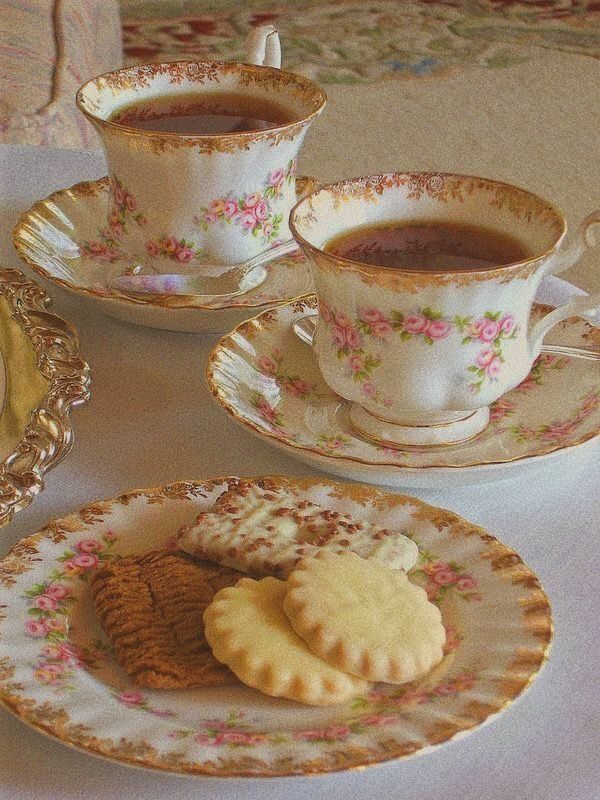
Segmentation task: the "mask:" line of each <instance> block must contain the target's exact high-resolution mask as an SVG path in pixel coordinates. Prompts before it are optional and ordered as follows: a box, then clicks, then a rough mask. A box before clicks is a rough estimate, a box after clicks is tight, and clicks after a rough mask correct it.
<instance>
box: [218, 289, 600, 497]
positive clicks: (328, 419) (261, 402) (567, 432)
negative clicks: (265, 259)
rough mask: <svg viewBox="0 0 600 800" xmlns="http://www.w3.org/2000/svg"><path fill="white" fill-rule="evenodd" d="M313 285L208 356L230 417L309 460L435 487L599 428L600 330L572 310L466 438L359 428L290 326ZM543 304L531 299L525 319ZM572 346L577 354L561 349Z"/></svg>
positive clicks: (512, 465)
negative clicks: (397, 438)
mask: <svg viewBox="0 0 600 800" xmlns="http://www.w3.org/2000/svg"><path fill="white" fill-rule="evenodd" d="M315 308H316V298H315V297H314V295H310V296H308V297H305V298H302V299H300V300H296V301H294V302H291V303H287V304H285V305H282V306H279V307H277V308H275V309H272V310H270V311H267V312H264V313H262V314H260V315H258V316H257V317H254V318H253V319H251V320H248V321H246V322H245V323H243V324H242V325H239V326H238V327H237V328H236V329H235V330H234V331H233V332H232V333H231V334H229V335H227V336H225V337H223V338H222V339H221V340H220V341H219V342H218V344H217V345H216V347H215V348H214V350H213V351H212V353H211V356H210V358H209V361H208V366H207V378H208V382H209V385H210V387H211V389H212V392H213V394H214V396H215V398H216V399H217V401H218V402H219V403H220V404H221V405H222V406H223V407H224V408H225V410H226V411H227V412H228V413H229V414H230V415H231V416H232V417H233V418H234V419H235V420H237V422H239V423H241V424H242V425H244V426H246V427H247V428H248V429H250V430H251V431H254V432H255V433H257V434H259V435H260V436H262V437H265V439H266V440H267V441H269V442H271V443H272V444H275V445H278V446H279V447H281V448H283V449H284V450H285V451H286V452H287V453H288V454H289V455H294V456H296V457H298V458H300V459H301V460H303V461H305V462H306V463H308V464H310V465H311V466H313V467H315V468H318V469H321V470H324V471H326V472H330V473H333V474H335V475H341V476H343V477H345V478H350V479H352V480H360V481H365V482H368V483H376V484H380V485H385V486H393V487H400V486H423V487H429V488H442V487H451V486H463V485H465V484H467V483H480V482H485V481H492V480H497V479H499V478H502V477H510V476H512V475H514V474H515V473H516V472H517V471H518V470H519V469H526V468H527V469H529V468H530V467H531V466H533V464H538V463H540V462H542V461H546V460H548V459H551V458H557V457H560V456H561V455H562V454H564V453H566V452H567V451H568V450H572V449H573V448H575V447H581V446H582V445H583V444H584V443H586V442H590V441H591V440H592V439H594V438H595V437H597V436H598V434H599V433H600V359H598V360H587V359H585V358H584V356H585V355H588V357H589V356H590V355H591V356H592V358H593V357H594V355H595V354H597V355H600V331H599V330H598V329H597V328H593V327H592V326H591V325H589V324H588V323H587V322H585V321H584V320H582V319H579V318H572V319H568V320H565V321H564V322H562V323H560V324H559V325H558V326H557V327H556V328H555V329H554V330H553V331H552V332H551V334H550V335H549V336H548V337H547V339H546V342H545V344H546V345H548V346H549V345H553V346H554V347H555V348H556V350H555V353H544V354H542V355H541V356H540V357H539V358H538V360H537V361H536V363H535V364H534V366H533V368H532V370H531V373H530V375H529V376H528V378H527V379H526V380H525V381H523V382H522V383H521V384H520V385H519V386H517V387H516V388H515V389H513V390H512V391H510V392H508V393H507V394H506V395H504V396H503V397H501V398H500V399H499V400H497V401H496V402H495V403H494V404H493V405H492V407H491V415H490V416H491V421H490V424H489V425H488V427H487V428H486V429H485V430H484V431H483V432H482V433H480V434H479V435H478V436H476V437H475V438H473V439H470V440H469V441H466V442H464V443H462V444H456V445H444V446H437V447H427V448H425V447H421V448H418V447H411V448H402V449H400V448H398V449H396V448H393V447H385V446H383V445H379V444H377V443H375V442H374V441H372V440H370V439H368V438H361V437H360V436H359V434H358V433H357V432H356V429H355V428H354V427H353V426H352V425H351V423H350V420H349V416H348V408H349V405H350V404H349V403H347V402H346V401H345V400H343V399H342V398H341V397H339V396H338V395H336V394H335V393H334V392H333V391H332V390H331V389H330V388H329V387H328V386H327V384H326V383H325V381H324V380H323V378H322V377H321V374H320V372H319V368H318V366H317V362H316V359H315V357H314V354H313V351H312V350H311V348H310V347H309V346H308V345H306V344H305V343H303V342H301V341H300V340H299V339H298V337H297V336H296V335H295V333H294V331H293V325H294V322H297V321H298V320H300V319H301V317H302V316H304V315H306V314H308V313H310V312H311V311H312V312H313V313H314V309H315ZM549 310H551V307H550V306H541V305H536V306H534V311H533V319H534V320H535V319H537V318H539V317H540V316H541V315H542V314H544V313H547V312H548V311H549ZM561 346H563V347H564V346H568V347H576V348H579V349H580V350H581V351H582V357H581V358H580V357H574V356H566V355H564V354H561V353H560V347H561Z"/></svg>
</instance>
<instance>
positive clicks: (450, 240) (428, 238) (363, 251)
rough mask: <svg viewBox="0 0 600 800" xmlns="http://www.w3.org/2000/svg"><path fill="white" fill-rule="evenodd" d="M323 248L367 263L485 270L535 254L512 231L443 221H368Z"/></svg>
mask: <svg viewBox="0 0 600 800" xmlns="http://www.w3.org/2000/svg"><path fill="white" fill-rule="evenodd" d="M324 249H325V251H326V252H328V253H332V254H333V255H337V256H341V257H343V258H348V259H351V260H352V261H360V262H362V263H364V264H372V265H373V266H378V267H396V268H398V269H412V270H421V271H438V270H439V271H444V270H469V269H473V270H475V269H486V268H491V267H498V266H501V265H503V264H512V263H514V262H516V261H523V260H524V259H527V258H529V257H530V256H531V253H530V251H529V250H528V249H527V248H526V247H525V245H524V244H523V243H522V242H521V241H519V240H518V239H516V238H515V237H514V236H511V235H510V234H508V233H504V232H502V231H497V230H494V229H492V228H487V227H483V226H480V225H470V224H467V223H463V222H446V221H444V220H424V221H419V220H399V221H397V222H384V223H382V224H380V225H365V226H361V227H359V228H353V229H352V230H350V231H347V232H345V233H342V234H341V235H339V236H335V237H334V238H333V239H330V240H329V241H328V242H327V244H326V245H325V248H324Z"/></svg>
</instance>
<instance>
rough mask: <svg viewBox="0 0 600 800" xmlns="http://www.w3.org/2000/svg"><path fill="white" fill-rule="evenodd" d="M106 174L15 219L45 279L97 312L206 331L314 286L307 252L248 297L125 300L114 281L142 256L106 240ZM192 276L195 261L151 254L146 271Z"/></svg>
mask: <svg viewBox="0 0 600 800" xmlns="http://www.w3.org/2000/svg"><path fill="white" fill-rule="evenodd" d="M319 185H320V184H319V182H318V181H316V180H315V179H314V178H303V177H299V178H297V180H296V191H297V194H298V196H299V197H301V196H302V195H303V194H306V193H307V192H309V191H312V190H313V189H314V188H316V187H317V186H319ZM108 195H109V183H108V179H107V178H103V179H101V180H97V181H84V182H83V183H78V184H75V186H72V187H70V188H69V189H60V190H59V191H57V192H54V193H53V194H51V195H50V196H49V197H47V198H46V199H45V200H40V201H39V202H37V203H35V205H34V206H32V208H30V209H29V210H28V211H26V212H25V213H24V214H23V215H22V216H21V218H20V220H19V222H18V223H17V225H16V227H15V230H14V234H13V240H14V245H15V248H16V250H17V253H18V254H19V256H20V257H21V258H22V259H23V261H25V262H26V263H27V264H28V265H29V266H31V267H32V268H33V269H34V270H35V271H36V272H37V273H39V274H40V275H41V276H42V277H44V278H47V279H48V280H50V281H52V282H53V283H56V284H58V285H59V286H62V287H63V288H64V289H67V290H68V291H69V292H72V293H73V294H75V295H76V296H77V297H79V298H80V299H81V300H83V301H85V302H87V303H88V304H89V305H90V306H91V307H92V308H94V309H95V310H96V311H99V312H101V313H103V314H108V315H109V316H112V317H116V318H117V319H122V320H125V321H127V322H132V323H134V324H137V325H145V326H148V327H150V328H162V329H165V330H173V331H185V332H189V333H202V332H209V331H217V332H223V331H226V330H231V328H233V327H234V326H235V325H237V324H238V323H239V322H241V321H242V320H243V319H247V318H248V317H249V316H251V314H253V313H257V311H259V310H264V309H265V308H269V307H270V306H272V305H275V304H278V303H282V302H285V301H287V300H290V299H292V298H296V297H299V296H301V295H303V294H306V293H307V292H310V291H312V290H313V284H312V279H311V276H310V272H309V270H308V267H307V265H306V259H305V257H304V256H303V254H302V253H300V252H296V253H293V254H290V255H287V256H282V257H281V258H278V259H276V260H275V261H273V262H271V263H267V264H265V265H264V266H265V268H266V270H267V277H266V279H265V280H264V282H263V283H261V284H260V285H259V286H257V287H256V288H255V289H252V290H251V291H248V292H246V293H245V294H243V295H237V296H233V295H231V296H229V295H224V296H223V297H222V299H221V300H220V302H217V303H214V302H213V303H211V304H210V305H202V304H198V303H191V302H190V301H189V300H186V299H185V298H180V297H176V296H169V295H156V296H154V295H144V296H143V297H140V298H138V299H134V298H131V297H126V296H125V295H122V294H121V293H120V292H119V291H117V290H115V289H111V288H109V282H110V281H111V280H112V279H113V278H115V277H117V276H119V275H127V274H130V273H131V272H132V271H133V270H134V269H135V268H136V266H137V265H138V264H139V263H140V260H139V259H137V258H135V257H134V256H132V255H130V254H128V253H127V251H126V250H124V249H123V248H122V246H121V245H120V243H118V242H115V243H113V244H111V245H108V244H107V243H105V242H102V241H101V233H100V232H101V230H102V228H103V227H104V225H105V220H104V217H105V214H106V207H107V203H108ZM174 267H175V269H176V271H177V272H179V273H183V274H185V273H188V274H194V267H193V265H190V264H184V263H179V264H177V265H174V263H173V261H172V260H171V259H170V258H169V257H165V256H160V255H157V256H153V257H150V256H148V257H147V258H145V259H144V260H143V268H144V272H149V273H152V272H158V273H172V272H173V271H174Z"/></svg>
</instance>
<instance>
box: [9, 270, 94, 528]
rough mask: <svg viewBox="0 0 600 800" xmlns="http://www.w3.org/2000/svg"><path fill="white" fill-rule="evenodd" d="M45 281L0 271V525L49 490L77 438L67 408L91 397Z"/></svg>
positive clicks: (73, 339) (70, 332)
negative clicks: (53, 472)
mask: <svg viewBox="0 0 600 800" xmlns="http://www.w3.org/2000/svg"><path fill="white" fill-rule="evenodd" d="M49 305H50V298H49V296H48V295H47V294H46V292H45V291H44V290H43V289H42V287H41V286H38V284H36V283H35V282H34V281H32V280H30V279H29V278H26V277H25V275H23V273H22V272H19V271H18V270H16V269H2V270H0V355H1V358H0V364H1V366H2V371H1V374H2V377H1V380H0V385H1V391H2V395H1V403H0V405H1V411H0V526H1V525H5V524H6V523H7V522H10V520H11V519H12V517H13V515H14V514H15V512H17V511H20V510H21V509H23V508H26V507H27V506H28V505H29V504H30V503H31V502H32V501H33V499H34V497H35V496H36V495H37V494H39V492H40V491H42V489H43V488H44V475H45V473H46V472H47V471H48V470H49V469H51V468H52V467H55V466H56V465H57V464H59V463H60V462H61V461H62V460H63V458H64V457H65V456H66V455H67V453H68V452H69V450H70V449H71V446H72V444H73V427H72V424H71V419H70V411H71V408H72V407H73V406H77V405H80V404H81V403H83V402H84V401H85V400H87V399H88V397H89V381H90V370H89V367H88V365H87V364H86V362H85V361H83V359H82V358H81V355H80V352H79V339H78V336H77V333H76V332H75V330H74V329H73V328H72V327H71V326H70V325H69V324H67V323H66V322H65V321H64V320H63V319H61V318H60V317H58V316H57V315H56V314H52V313H50V312H49V311H48V310H47V308H48V306H49Z"/></svg>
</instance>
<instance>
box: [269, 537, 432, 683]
mask: <svg viewBox="0 0 600 800" xmlns="http://www.w3.org/2000/svg"><path fill="white" fill-rule="evenodd" d="M287 587H288V592H287V594H286V596H285V599H284V602H283V608H284V611H285V613H286V615H287V617H288V619H289V621H290V623H291V625H292V627H293V628H294V630H295V631H296V633H297V634H298V635H299V636H300V637H302V639H303V640H304V641H305V642H306V644H307V645H308V646H309V647H310V649H311V650H312V651H313V653H315V654H316V655H317V656H319V658H322V659H324V660H325V661H327V662H328V663H330V664H332V665H333V666H335V667H337V668H338V669H341V670H344V671H345V672H349V673H351V674H352V675H357V676H360V677H363V678H367V679H369V680H372V681H384V682H387V683H405V682H407V681H412V680H415V679H416V678H419V677H420V676H422V675H424V674H425V673H426V672H428V671H429V670H430V669H431V668H432V667H434V666H435V665H436V664H437V663H439V662H440V661H441V660H442V655H443V653H442V647H443V645H444V642H445V640H446V632H445V630H444V626H443V625H442V620H441V615H440V612H439V609H438V608H437V606H434V605H433V603H430V602H429V600H428V599H427V594H426V592H425V590H424V589H421V588H420V587H419V586H415V585H414V584H412V583H411V582H410V581H409V579H408V578H407V576H406V574H405V573H404V572H400V571H399V570H391V569H388V568H387V567H386V566H384V565H383V564H381V563H379V562H377V561H366V560H365V559H363V558H360V557H359V556H357V555H355V554H354V553H343V554H336V553H326V552H321V553H318V554H317V556H316V557H315V558H306V559H303V560H302V561H301V562H300V563H299V564H298V567H297V568H296V569H295V570H294V571H293V572H292V574H291V575H290V576H289V578H288V581H287Z"/></svg>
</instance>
